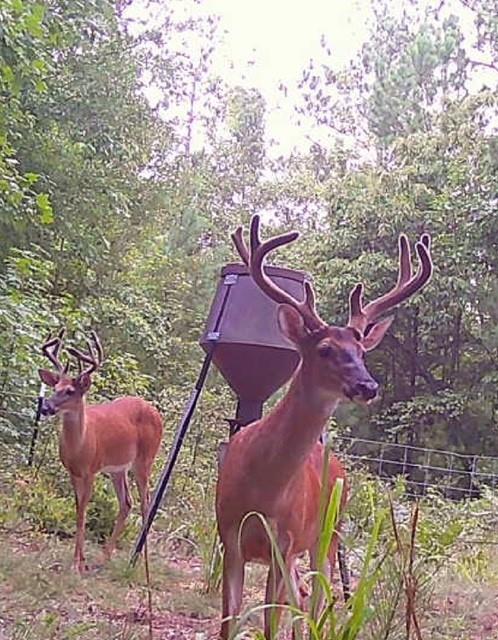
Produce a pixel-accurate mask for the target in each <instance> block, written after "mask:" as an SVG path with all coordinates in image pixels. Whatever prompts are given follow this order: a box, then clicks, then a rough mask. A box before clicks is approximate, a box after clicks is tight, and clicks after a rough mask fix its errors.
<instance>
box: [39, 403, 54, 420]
mask: <svg viewBox="0 0 498 640" xmlns="http://www.w3.org/2000/svg"><path fill="white" fill-rule="evenodd" d="M40 413H41V415H42V416H43V417H45V418H48V417H50V416H55V414H56V413H57V409H56V408H55V407H54V405H53V403H52V402H50V400H45V399H44V400H43V401H42V406H41V412H40Z"/></svg>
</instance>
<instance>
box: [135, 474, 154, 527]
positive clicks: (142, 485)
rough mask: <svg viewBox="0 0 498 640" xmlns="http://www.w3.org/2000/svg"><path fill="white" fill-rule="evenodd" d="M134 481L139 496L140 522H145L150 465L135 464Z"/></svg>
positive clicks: (147, 506)
mask: <svg viewBox="0 0 498 640" xmlns="http://www.w3.org/2000/svg"><path fill="white" fill-rule="evenodd" d="M133 471H134V474H135V481H136V483H137V487H138V493H139V495H140V509H141V512H142V520H143V521H145V517H146V515H147V509H148V508H149V477H150V472H151V465H150V464H145V463H143V462H137V463H136V464H135V466H134V468H133Z"/></svg>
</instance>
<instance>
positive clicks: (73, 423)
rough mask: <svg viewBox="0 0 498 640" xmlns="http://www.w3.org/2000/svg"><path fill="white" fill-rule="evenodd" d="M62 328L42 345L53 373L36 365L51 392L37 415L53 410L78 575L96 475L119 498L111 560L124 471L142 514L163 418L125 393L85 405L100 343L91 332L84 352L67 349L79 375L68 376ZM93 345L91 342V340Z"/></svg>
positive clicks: (125, 508)
mask: <svg viewBox="0 0 498 640" xmlns="http://www.w3.org/2000/svg"><path fill="white" fill-rule="evenodd" d="M63 338H64V330H62V331H61V332H59V334H58V335H57V336H56V337H55V338H51V339H49V340H48V341H47V342H45V343H44V344H43V346H42V353H43V354H44V355H45V356H46V357H47V358H48V360H49V361H50V362H51V363H52V365H53V366H54V368H55V371H51V370H48V369H40V370H39V375H40V378H41V380H42V382H43V383H45V384H46V385H47V386H49V387H51V388H52V389H53V391H54V393H53V395H51V397H49V398H48V399H45V400H44V402H43V405H42V414H43V415H44V416H46V417H48V416H54V415H56V414H59V415H60V416H61V418H62V429H61V431H60V435H59V454H60V459H61V461H62V464H63V465H64V467H65V468H66V469H67V471H68V473H69V476H70V479H71V484H72V486H73V489H74V496H75V501H76V537H75V547H74V560H73V568H74V570H75V571H76V572H77V573H79V574H82V573H85V572H86V571H88V565H87V564H86V561H85V554H84V542H85V520H86V511H87V507H88V503H89V501H90V499H91V496H92V491H93V485H94V481H95V477H96V475H97V474H98V473H106V474H109V475H110V477H111V480H112V483H113V485H114V489H115V491H116V495H117V498H118V502H119V512H118V515H117V518H116V521H115V524H114V528H113V530H112V533H111V536H110V538H109V540H108V542H107V543H106V544H105V545H104V550H103V556H104V558H103V559H104V561H107V560H109V559H110V558H111V556H112V554H113V552H114V550H115V547H116V544H117V540H118V538H119V536H120V534H121V533H122V531H123V529H124V527H125V524H126V519H127V517H128V515H129V513H130V511H131V508H132V499H131V495H130V489H129V484H128V472H129V470H130V469H132V470H133V473H134V476H135V480H136V484H137V487H138V492H139V495H140V503H141V512H142V518H145V516H146V513H147V508H148V504H149V478H150V475H151V470H152V465H153V462H154V459H155V457H156V455H157V452H158V449H159V446H160V444H161V439H162V433H163V421H162V418H161V415H160V414H159V412H158V411H157V409H156V408H155V407H153V406H152V405H151V404H149V403H148V402H146V401H145V400H143V399H142V398H138V397H133V396H125V397H121V398H117V399H116V400H113V401H110V402H104V403H102V404H93V405H87V403H86V396H87V393H88V391H89V389H90V387H91V384H92V375H93V374H94V373H95V372H96V371H97V369H99V367H100V366H101V365H102V361H103V358H104V354H103V350H102V346H101V344H100V341H99V339H98V336H97V334H96V333H95V332H92V333H91V341H90V340H88V339H87V340H86V342H87V346H88V352H87V353H84V352H82V351H80V350H78V349H75V348H73V347H67V349H66V351H67V352H68V353H69V355H70V356H73V357H74V358H76V361H77V364H78V369H79V373H78V375H77V376H76V377H71V376H70V375H69V373H68V368H69V362H67V363H66V365H65V366H63V365H62V363H61V361H60V359H59V352H60V349H61V347H62V342H63ZM92 343H93V344H92Z"/></svg>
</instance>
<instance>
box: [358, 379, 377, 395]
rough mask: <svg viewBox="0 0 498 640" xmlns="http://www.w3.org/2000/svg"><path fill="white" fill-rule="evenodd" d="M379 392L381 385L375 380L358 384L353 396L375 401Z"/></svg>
mask: <svg viewBox="0 0 498 640" xmlns="http://www.w3.org/2000/svg"><path fill="white" fill-rule="evenodd" d="M378 390H379V385H378V384H377V383H376V382H375V380H367V381H366V382H357V383H356V384H355V386H354V387H353V395H355V396H360V398H362V399H363V400H373V399H374V398H375V397H376V395H377V391H378Z"/></svg>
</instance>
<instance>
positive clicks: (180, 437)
mask: <svg viewBox="0 0 498 640" xmlns="http://www.w3.org/2000/svg"><path fill="white" fill-rule="evenodd" d="M236 281H237V280H236V278H235V279H233V278H228V277H227V278H225V282H224V284H225V287H226V288H225V292H224V296H223V301H222V304H221V307H220V311H219V313H218V317H217V318H216V322H215V324H214V331H211V333H210V334H209V335H208V340H209V348H208V352H207V353H206V356H205V358H204V362H203V363H202V367H201V371H200V373H199V377H198V378H197V382H196V383H195V387H194V390H193V391H192V393H191V395H190V398H189V400H188V402H187V405H186V407H185V411H184V412H183V416H182V419H181V421H180V424H179V425H178V429H177V430H176V434H175V439H174V441H173V445H172V447H171V450H170V453H169V456H168V461H167V462H166V466H165V467H164V470H163V472H162V474H161V477H160V478H159V482H158V483H157V486H156V489H155V491H154V494H153V496H152V500H151V502H150V505H149V509H148V511H147V516H146V518H145V521H144V523H143V525H142V530H141V531H140V534H139V536H138V538H137V541H136V543H135V547H134V549H133V553H132V556H131V559H130V563H131V564H132V565H134V564H135V563H136V561H137V560H138V556H139V555H140V553H141V552H142V549H143V548H144V545H145V541H146V540H147V535H148V533H149V530H150V528H151V526H152V523H153V521H154V518H155V517H156V513H157V510H158V509H159V506H160V505H161V502H162V500H163V496H164V494H165V493H166V489H167V487H168V484H169V481H170V479H171V474H172V473H173V468H174V466H175V463H176V460H177V458H178V454H179V453H180V449H181V448H182V444H183V441H184V439H185V435H186V433H187V430H188V428H189V425H190V421H191V419H192V416H193V415H194V411H195V408H196V406H197V401H198V400H199V397H200V395H201V393H202V389H203V387H204V383H205V382H206V378H207V374H208V372H209V367H210V365H211V361H212V359H213V354H214V350H215V348H216V343H217V342H218V340H219V337H220V334H219V331H218V329H219V326H220V324H221V320H222V318H223V313H224V311H225V308H226V305H227V302H228V296H229V293H230V289H231V287H232V285H233V284H235V282H236Z"/></svg>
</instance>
